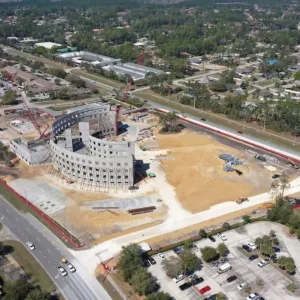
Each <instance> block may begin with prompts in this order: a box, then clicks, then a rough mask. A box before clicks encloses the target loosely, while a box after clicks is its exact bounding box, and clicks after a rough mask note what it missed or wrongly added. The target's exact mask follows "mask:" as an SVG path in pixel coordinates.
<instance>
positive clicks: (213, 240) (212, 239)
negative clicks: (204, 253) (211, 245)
mask: <svg viewBox="0 0 300 300" xmlns="http://www.w3.org/2000/svg"><path fill="white" fill-rule="evenodd" d="M208 238H209V239H210V240H211V241H212V242H215V241H216V239H215V238H214V237H213V236H210V235H209V236H208Z"/></svg>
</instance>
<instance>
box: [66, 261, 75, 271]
mask: <svg viewBox="0 0 300 300" xmlns="http://www.w3.org/2000/svg"><path fill="white" fill-rule="evenodd" d="M67 267H68V269H69V271H70V272H71V273H74V272H76V269H75V267H74V266H73V265H72V264H70V263H67Z"/></svg>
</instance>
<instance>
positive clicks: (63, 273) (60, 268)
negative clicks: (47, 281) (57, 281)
mask: <svg viewBox="0 0 300 300" xmlns="http://www.w3.org/2000/svg"><path fill="white" fill-rule="evenodd" d="M58 271H59V272H60V274H61V276H63V277H65V276H67V275H68V273H67V271H66V270H65V269H64V268H63V267H58Z"/></svg>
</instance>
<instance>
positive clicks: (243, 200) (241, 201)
mask: <svg viewBox="0 0 300 300" xmlns="http://www.w3.org/2000/svg"><path fill="white" fill-rule="evenodd" d="M246 201H249V198H247V197H240V198H239V199H238V200H236V203H237V204H242V203H243V202H246Z"/></svg>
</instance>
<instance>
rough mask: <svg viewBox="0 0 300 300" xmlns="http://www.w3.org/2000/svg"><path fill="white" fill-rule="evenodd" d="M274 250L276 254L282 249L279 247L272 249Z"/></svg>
mask: <svg viewBox="0 0 300 300" xmlns="http://www.w3.org/2000/svg"><path fill="white" fill-rule="evenodd" d="M272 249H273V250H274V252H280V248H279V247H272Z"/></svg>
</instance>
